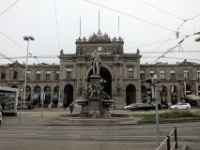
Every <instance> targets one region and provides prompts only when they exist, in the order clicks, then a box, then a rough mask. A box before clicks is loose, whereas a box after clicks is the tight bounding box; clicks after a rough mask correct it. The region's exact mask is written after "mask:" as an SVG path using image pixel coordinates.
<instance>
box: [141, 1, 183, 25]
mask: <svg viewBox="0 0 200 150" xmlns="http://www.w3.org/2000/svg"><path fill="white" fill-rule="evenodd" d="M138 1H139V2H141V3H143V4H146V5H148V6H150V7H153V8H155V9H158V10H160V11H162V12H164V13H166V14H169V15H171V16H173V17H175V18H177V19H180V20H183V21H184V19H182V18H180V17H177V16H175V15H173V14H171V13H169V12H167V11H164V10H162V9H160V8H158V7H155V6H153V5H150V4H148V3H146V2H143V1H141V0H138Z"/></svg>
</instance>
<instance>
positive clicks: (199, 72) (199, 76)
mask: <svg viewBox="0 0 200 150" xmlns="http://www.w3.org/2000/svg"><path fill="white" fill-rule="evenodd" d="M197 79H200V70H197Z"/></svg>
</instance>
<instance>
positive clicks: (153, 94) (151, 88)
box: [147, 86, 155, 101]
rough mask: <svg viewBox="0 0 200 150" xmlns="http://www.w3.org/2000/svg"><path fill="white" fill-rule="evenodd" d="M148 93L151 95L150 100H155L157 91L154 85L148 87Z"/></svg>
mask: <svg viewBox="0 0 200 150" xmlns="http://www.w3.org/2000/svg"><path fill="white" fill-rule="evenodd" d="M147 95H148V96H150V98H151V99H150V100H151V101H153V100H154V98H155V92H154V87H153V86H150V87H149V88H147Z"/></svg>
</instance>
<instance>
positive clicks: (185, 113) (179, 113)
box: [160, 110, 200, 118]
mask: <svg viewBox="0 0 200 150" xmlns="http://www.w3.org/2000/svg"><path fill="white" fill-rule="evenodd" d="M198 115H199V116H200V112H199V113H198V114H196V115H194V113H192V112H190V111H177V110H176V111H167V112H165V113H162V114H160V117H162V118H182V117H194V116H195V117H196V116H198Z"/></svg>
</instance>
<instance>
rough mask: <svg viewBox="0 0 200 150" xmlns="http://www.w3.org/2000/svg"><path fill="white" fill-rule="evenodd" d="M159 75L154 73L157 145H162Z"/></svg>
mask: <svg viewBox="0 0 200 150" xmlns="http://www.w3.org/2000/svg"><path fill="white" fill-rule="evenodd" d="M157 79H158V78H157V75H156V74H154V88H155V90H154V92H155V94H154V96H155V102H156V131H157V146H158V147H159V146H160V140H159V118H158V93H157V91H158V86H157V83H158V81H157Z"/></svg>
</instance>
